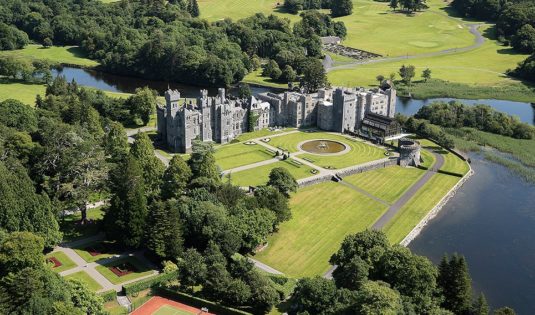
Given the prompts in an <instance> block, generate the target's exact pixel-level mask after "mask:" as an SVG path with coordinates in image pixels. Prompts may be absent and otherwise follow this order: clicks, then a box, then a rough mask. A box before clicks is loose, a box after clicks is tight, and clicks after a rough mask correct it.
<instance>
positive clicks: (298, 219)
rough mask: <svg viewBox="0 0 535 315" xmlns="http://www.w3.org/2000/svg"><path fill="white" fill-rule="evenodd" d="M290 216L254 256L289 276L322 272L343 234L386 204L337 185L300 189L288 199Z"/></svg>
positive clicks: (362, 226)
mask: <svg viewBox="0 0 535 315" xmlns="http://www.w3.org/2000/svg"><path fill="white" fill-rule="evenodd" d="M290 205H291V208H292V219H290V221H287V222H284V223H282V224H281V226H280V229H279V231H278V232H277V233H276V234H274V235H272V236H271V237H270V238H269V246H268V247H267V248H266V249H265V250H264V251H262V252H261V253H259V254H257V255H256V256H255V259H258V260H260V261H262V262H264V263H266V264H268V265H269V266H271V267H273V268H275V269H277V270H279V271H282V272H284V273H285V274H287V275H289V276H292V277H301V276H313V275H321V274H323V273H324V272H326V271H327V270H328V269H329V258H330V256H331V255H332V254H333V253H334V252H335V251H336V250H338V247H339V245H340V243H341V241H342V240H343V239H344V237H345V236H346V235H348V234H351V233H356V232H358V231H362V230H364V229H366V228H368V227H370V226H371V225H372V224H373V222H375V221H376V220H377V219H378V218H379V217H380V216H381V214H382V213H383V212H384V211H385V210H386V206H385V205H383V204H381V203H378V202H377V201H375V200H373V199H370V198H368V197H366V196H364V195H362V194H360V193H358V192H356V191H354V190H351V189H349V188H347V187H345V186H342V185H340V184H336V183H333V182H326V183H322V184H318V185H313V186H309V187H306V188H303V189H301V190H299V192H297V193H296V194H295V195H293V196H292V199H291V201H290Z"/></svg>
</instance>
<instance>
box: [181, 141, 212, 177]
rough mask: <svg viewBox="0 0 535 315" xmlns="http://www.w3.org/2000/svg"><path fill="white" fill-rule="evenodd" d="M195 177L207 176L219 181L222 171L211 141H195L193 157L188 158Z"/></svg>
mask: <svg viewBox="0 0 535 315" xmlns="http://www.w3.org/2000/svg"><path fill="white" fill-rule="evenodd" d="M188 165H189V167H190V169H191V173H192V175H193V178H195V179H196V178H200V177H205V178H208V179H211V180H214V181H219V174H220V172H219V171H218V169H217V166H216V164H215V158H214V148H213V147H212V145H210V144H209V143H204V142H201V141H194V142H193V145H192V153H191V157H190V159H189V160H188Z"/></svg>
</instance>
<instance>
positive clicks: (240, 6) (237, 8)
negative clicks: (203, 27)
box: [198, 0, 300, 21]
mask: <svg viewBox="0 0 535 315" xmlns="http://www.w3.org/2000/svg"><path fill="white" fill-rule="evenodd" d="M283 2H284V1H280V0H198V3H199V8H200V10H201V18H203V19H207V20H208V21H217V20H223V19H224V18H231V19H233V20H234V21H237V20H239V19H243V18H246V17H250V16H252V15H255V14H256V13H264V14H265V15H269V14H275V15H278V16H281V17H284V18H288V19H290V20H292V21H298V20H299V19H300V17H299V15H297V14H288V13H285V12H283V11H281V10H280V9H279V8H277V3H280V4H281V5H282V3H283Z"/></svg>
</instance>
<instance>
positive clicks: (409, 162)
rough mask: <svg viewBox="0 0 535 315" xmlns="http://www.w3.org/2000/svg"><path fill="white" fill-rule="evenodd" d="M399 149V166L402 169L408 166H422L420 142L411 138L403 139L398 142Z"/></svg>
mask: <svg viewBox="0 0 535 315" xmlns="http://www.w3.org/2000/svg"><path fill="white" fill-rule="evenodd" d="M398 149H399V165H400V166H402V167H407V166H415V167H418V166H420V163H421V157H420V150H421V146H420V142H418V141H416V140H412V139H409V138H401V139H399V142H398Z"/></svg>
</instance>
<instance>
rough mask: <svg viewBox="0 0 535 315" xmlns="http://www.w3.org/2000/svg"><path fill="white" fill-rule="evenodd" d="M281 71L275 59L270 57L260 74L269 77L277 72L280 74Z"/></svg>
mask: <svg viewBox="0 0 535 315" xmlns="http://www.w3.org/2000/svg"><path fill="white" fill-rule="evenodd" d="M281 73H282V72H281V70H280V68H279V65H278V64H277V62H276V61H275V60H272V59H270V60H269V61H268V63H267V64H265V65H264V69H263V70H262V76H264V77H270V78H273V76H276V75H277V74H279V76H280V74H281ZM277 79H278V77H277Z"/></svg>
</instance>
